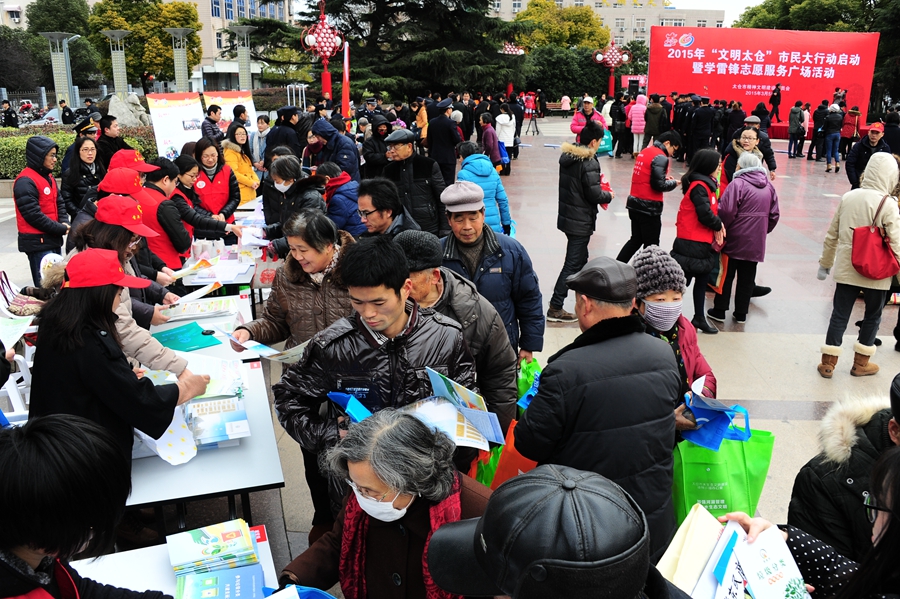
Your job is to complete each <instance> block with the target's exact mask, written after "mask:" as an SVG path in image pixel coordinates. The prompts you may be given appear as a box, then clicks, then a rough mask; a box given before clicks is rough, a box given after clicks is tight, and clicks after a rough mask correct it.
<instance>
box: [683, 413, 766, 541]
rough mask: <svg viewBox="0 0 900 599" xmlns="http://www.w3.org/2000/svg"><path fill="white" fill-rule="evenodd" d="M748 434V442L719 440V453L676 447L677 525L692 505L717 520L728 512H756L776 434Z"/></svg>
mask: <svg viewBox="0 0 900 599" xmlns="http://www.w3.org/2000/svg"><path fill="white" fill-rule="evenodd" d="M750 433H751V434H750V438H749V439H748V440H747V441H734V440H730V439H726V440H724V441H722V446H721V447H720V448H719V451H712V450H709V449H706V448H704V447H700V446H699V445H695V444H694V443H691V442H690V441H682V442H681V443H679V444H678V445H676V446H675V455H674V457H675V466H674V481H673V484H672V499H673V503H674V504H675V517H676V519H677V521H678V524H679V525H680V524H681V523H682V522H683V521H684V519H685V517H687V515H688V513H689V512H690V511H691V507H692V506H693V505H694V504H695V503H700V504H701V505H703V507H705V508H706V509H707V510H709V512H710V513H711V514H712V515H713V516H716V517H718V516H722V515H724V514H727V513H728V512H746V513H748V514H750V515H751V516H752V515H754V514H755V513H756V507H757V505H759V498H760V496H762V491H763V486H764V485H765V483H766V475H767V474H768V472H769V464H771V462H772V448H773V447H774V445H775V435H773V434H772V433H770V432H769V431H759V430H751V431H750Z"/></svg>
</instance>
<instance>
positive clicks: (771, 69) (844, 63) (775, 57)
mask: <svg viewBox="0 0 900 599" xmlns="http://www.w3.org/2000/svg"><path fill="white" fill-rule="evenodd" d="M878 38H879V34H878V33H836V32H825V31H788V30H778V31H772V30H770V29H743V28H742V29H733V28H711V27H659V26H654V27H651V28H650V69H649V85H650V89H648V91H649V92H651V93H658V94H660V95H668V94H669V93H670V92H672V91H678V92H680V93H684V92H690V93H695V94H698V95H703V96H709V97H710V98H711V99H719V100H737V101H739V102H742V103H743V105H744V110H745V111H746V112H747V113H749V112H750V111H751V110H753V109H754V108H755V107H756V105H757V103H759V102H763V103H765V104H766V107H767V108H770V106H769V97H770V96H771V94H772V89H773V88H774V87H775V84H776V83H781V89H782V99H781V111H780V112H781V118H782V119H784V120H787V114H788V112H789V111H790V108H791V107H792V106H793V105H794V102H796V101H797V100H801V101H803V102H804V103H805V102H809V103H810V104H811V105H812V106H813V107H816V106H818V105H819V103H820V102H821V101H822V100H828V103H829V104H830V103H831V102H832V97H833V94H834V90H835V88H836V87H840V88H841V89H842V90H843V89H846V90H847V95H846V102H847V106H848V107H849V106H859V108H860V111H861V112H862V116H863V119H864V120H863V122H866V121H865V119H866V116H867V111H868V108H869V95H870V93H871V89H872V76H873V74H874V71H875V56H876V53H877V51H878Z"/></svg>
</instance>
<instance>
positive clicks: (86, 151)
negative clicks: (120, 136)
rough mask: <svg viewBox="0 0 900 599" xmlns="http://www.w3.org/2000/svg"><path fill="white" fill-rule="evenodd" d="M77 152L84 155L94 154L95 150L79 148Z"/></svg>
mask: <svg viewBox="0 0 900 599" xmlns="http://www.w3.org/2000/svg"><path fill="white" fill-rule="evenodd" d="M79 152H84V153H85V154H96V153H97V148H81V149H80V150H79Z"/></svg>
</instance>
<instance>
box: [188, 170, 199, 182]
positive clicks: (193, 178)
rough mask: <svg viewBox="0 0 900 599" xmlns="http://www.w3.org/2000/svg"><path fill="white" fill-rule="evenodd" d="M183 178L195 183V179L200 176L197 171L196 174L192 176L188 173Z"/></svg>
mask: <svg viewBox="0 0 900 599" xmlns="http://www.w3.org/2000/svg"><path fill="white" fill-rule="evenodd" d="M184 176H185V177H187V178H188V179H190V180H191V181H195V180H196V179H197V177H199V176H200V172H199V171H198V172H196V173H194V174H193V175H192V174H190V173H185V174H184Z"/></svg>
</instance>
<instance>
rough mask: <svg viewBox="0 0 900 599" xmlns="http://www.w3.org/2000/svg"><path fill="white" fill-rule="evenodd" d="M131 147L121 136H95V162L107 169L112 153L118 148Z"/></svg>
mask: <svg viewBox="0 0 900 599" xmlns="http://www.w3.org/2000/svg"><path fill="white" fill-rule="evenodd" d="M133 149H134V148H132V147H131V146H129V145H128V144H127V143H125V140H124V139H122V138H121V137H110V136H108V135H101V136H100V137H98V138H97V162H99V163H100V164H102V165H103V168H105V169H106V170H109V161H110V160H112V157H113V154H115V153H116V152H118V151H119V150H133Z"/></svg>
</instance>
